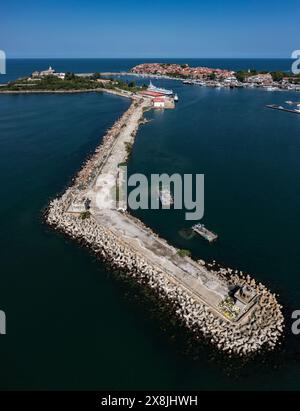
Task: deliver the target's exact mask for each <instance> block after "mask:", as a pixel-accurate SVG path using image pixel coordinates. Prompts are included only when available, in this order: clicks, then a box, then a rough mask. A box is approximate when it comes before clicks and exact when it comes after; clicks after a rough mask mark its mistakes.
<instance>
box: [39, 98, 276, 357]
mask: <svg viewBox="0 0 300 411" xmlns="http://www.w3.org/2000/svg"><path fill="white" fill-rule="evenodd" d="M131 98H132V104H131V106H130V108H129V109H128V110H127V111H126V112H125V113H124V114H123V116H122V117H121V118H120V119H118V120H117V121H116V123H115V124H114V126H113V127H112V128H111V129H110V130H108V132H107V134H106V136H105V137H104V139H103V141H102V144H101V145H100V146H99V147H98V148H97V149H96V151H95V153H94V155H93V156H92V157H91V158H90V159H88V160H87V162H86V163H85V164H84V166H83V168H82V170H81V171H80V172H79V173H78V175H77V176H76V178H75V180H74V183H73V185H72V186H71V187H69V188H68V189H67V190H66V192H65V193H64V195H63V196H61V197H60V198H56V199H54V200H53V201H52V202H51V203H50V205H49V209H48V213H47V217H46V218H47V222H48V223H49V224H50V225H52V226H54V227H56V228H57V229H59V230H62V231H63V232H65V233H66V234H68V235H70V236H71V237H72V238H74V239H77V240H79V241H80V242H84V243H85V244H86V245H87V246H88V247H90V248H92V249H93V251H94V252H95V253H96V254H97V255H99V256H101V258H103V259H105V260H106V261H108V262H109V263H110V264H111V265H112V266H113V267H116V268H118V269H122V270H125V271H126V272H127V274H128V275H129V276H131V277H133V278H135V279H136V281H137V282H139V283H141V284H143V285H144V286H147V287H150V288H151V289H153V290H155V291H156V292H157V294H158V295H159V296H160V297H161V298H162V300H167V301H168V302H169V303H171V304H172V306H173V307H174V312H175V313H176V316H177V317H178V319H179V320H180V321H182V322H183V323H184V324H185V325H186V327H188V328H189V329H190V330H192V331H193V332H194V333H195V335H196V336H198V337H205V338H207V339H209V341H211V343H213V344H215V345H216V346H217V347H218V348H219V349H220V350H223V351H225V352H227V353H230V354H238V355H248V354H250V353H253V352H257V351H259V350H262V349H264V348H266V349H274V348H275V346H276V345H277V344H278V342H279V339H280V336H281V334H282V331H283V316H282V313H281V306H280V305H279V304H278V302H277V299H276V296H275V295H274V294H272V293H271V292H270V291H269V290H267V288H266V287H265V286H263V285H262V284H260V283H256V281H255V280H254V279H252V278H250V277H249V276H245V275H243V274H242V273H240V272H237V271H233V270H231V269H225V268H217V269H216V268H213V267H211V268H209V267H208V266H207V265H206V264H205V263H204V262H203V261H200V262H197V261H194V260H192V259H191V258H190V257H188V256H182V255H181V254H180V252H179V251H178V250H177V249H176V248H175V247H173V246H172V245H170V244H168V243H167V242H166V241H165V240H164V239H162V238H160V237H159V236H158V235H157V234H155V233H154V232H153V231H152V230H151V229H150V228H149V227H146V226H145V225H144V224H143V223H142V222H141V221H140V220H138V219H136V218H134V217H133V216H131V215H130V214H129V213H127V212H126V211H125V208H121V209H120V207H118V206H116V202H115V201H114V200H115V197H114V196H112V192H113V191H114V190H115V189H116V182H117V181H118V178H119V177H120V167H119V166H120V164H122V163H124V162H125V161H126V159H127V157H128V154H129V153H128V146H131V145H132V144H133V142H134V139H135V136H136V133H137V130H138V127H139V124H140V123H141V122H142V119H143V113H144V112H145V111H146V110H149V109H151V102H150V100H148V99H143V98H141V97H138V96H131ZM87 201H88V204H89V207H88V211H87V208H86V204H87Z"/></svg>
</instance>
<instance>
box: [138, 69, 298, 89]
mask: <svg viewBox="0 0 300 411" xmlns="http://www.w3.org/2000/svg"><path fill="white" fill-rule="evenodd" d="M130 73H131V74H133V75H138V76H146V77H147V76H155V77H157V78H159V77H161V78H168V79H178V80H181V81H182V82H183V83H185V84H195V85H199V86H211V87H217V88H222V87H227V88H236V87H237V88H254V87H260V88H263V89H265V90H267V91H279V90H288V91H300V76H299V75H298V76H294V75H292V74H291V73H284V72H260V71H257V70H251V69H248V70H246V71H239V72H235V71H232V70H224V69H217V68H208V67H190V66H189V65H188V64H181V65H180V64H166V63H144V64H139V65H137V66H135V67H133V68H132V69H131V70H130Z"/></svg>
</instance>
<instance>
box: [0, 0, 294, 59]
mask: <svg viewBox="0 0 300 411" xmlns="http://www.w3.org/2000/svg"><path fill="white" fill-rule="evenodd" d="M0 13H1V14H0V16H1V20H0V49H2V50H4V51H5V52H6V54H7V56H8V57H228V58H229V57H290V55H291V52H292V51H293V50H295V49H300V35H299V34H300V33H299V26H300V24H299V16H300V1H299V0H287V1H283V0H280V1H278V0H272V1H269V0H260V1H259V0H248V1H246V0H229V1H224V0H223V1H221V0H214V1H211V0H210V1H209V0H203V1H201V0H198V1H194V0H186V1H182V0H181V1H177V0H173V1H169V0H161V1H157V0H151V1H148V0H140V1H136V0H132V1H131V0H128V1H120V0H113V1H102V0H98V1H96V0H86V1H83V0H80V1H79V0H73V1H71V0H60V1H57V0H52V1H51V2H48V1H46V0H45V1H37V0H28V1H21V0H10V1H7V2H2V4H1V8H0Z"/></svg>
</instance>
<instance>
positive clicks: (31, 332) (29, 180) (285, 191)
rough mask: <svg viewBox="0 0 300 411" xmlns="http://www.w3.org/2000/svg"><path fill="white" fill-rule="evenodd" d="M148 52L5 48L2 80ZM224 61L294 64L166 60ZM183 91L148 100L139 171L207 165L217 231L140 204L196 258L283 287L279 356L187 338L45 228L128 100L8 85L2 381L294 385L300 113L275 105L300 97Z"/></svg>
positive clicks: (0, 288) (298, 376)
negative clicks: (52, 52)
mask: <svg viewBox="0 0 300 411" xmlns="http://www.w3.org/2000/svg"><path fill="white" fill-rule="evenodd" d="M144 61H145V60H134V59H126V60H125V59H124V60H122V59H119V60H118V59H115V60H112V59H104V60H101V59H95V60H92V59H82V60H80V59H77V60H71V59H68V60H55V59H45V60H9V61H8V74H7V76H2V77H0V80H1V81H2V82H6V81H8V80H11V79H14V78H17V77H20V76H25V75H28V74H30V73H31V72H32V71H34V70H36V69H43V68H47V67H48V66H49V65H52V66H53V67H54V68H55V69H57V70H58V71H73V72H92V71H121V70H127V69H129V68H131V67H132V66H133V65H135V64H138V63H141V62H144ZM166 61H167V62H171V61H176V62H177V61H178V62H180V63H181V62H188V63H189V64H190V65H206V66H213V67H220V68H232V69H235V70H237V69H240V68H256V69H265V70H287V71H288V70H289V66H290V60H212V59H210V60H205V59H199V60H195V59H194V60H190V61H188V60H186V59H185V60H180V59H179V60H169V59H168V60H166ZM154 81H155V82H156V84H157V85H160V86H163V87H168V88H173V89H174V91H176V92H177V93H178V96H179V102H178V104H177V106H176V109H175V110H169V111H164V112H149V113H147V118H149V119H150V120H151V121H150V122H149V123H147V124H145V125H142V126H141V128H140V129H139V132H138V135H137V139H136V143H135V145H134V149H133V152H132V155H131V157H130V161H129V173H133V172H140V173H145V174H150V173H153V172H155V173H157V172H166V173H169V174H171V173H204V175H205V213H204V218H203V222H204V223H205V224H206V225H207V226H208V227H209V228H211V229H212V230H213V231H215V232H217V233H218V235H219V241H218V242H217V243H215V244H213V245H209V244H207V243H206V242H205V241H204V240H202V239H201V238H199V237H195V238H193V239H192V240H187V239H185V238H184V237H182V235H181V234H180V231H181V230H182V228H188V227H189V225H190V223H189V222H187V221H185V220H184V216H183V213H182V212H181V211H178V210H176V211H171V212H167V211H166V210H160V211H156V212H154V211H136V212H135V214H136V215H138V216H139V217H140V218H141V219H142V220H143V221H144V222H145V223H147V224H148V225H149V226H151V227H152V228H153V229H154V230H155V231H157V232H158V233H159V234H160V235H161V236H163V237H165V238H166V239H167V240H168V241H169V242H171V243H172V244H174V245H175V246H177V247H179V248H186V249H189V250H191V252H192V255H193V257H194V258H203V259H205V260H214V259H215V260H217V261H218V262H220V263H222V264H224V265H225V266H230V267H233V268H239V269H242V270H243V271H245V272H249V273H250V274H251V275H252V276H254V277H255V278H257V279H258V280H259V281H261V282H263V283H264V284H266V285H267V286H269V287H270V288H271V289H272V290H273V292H275V293H277V294H279V295H280V297H279V300H280V302H281V303H282V305H283V306H284V313H285V316H286V325H287V327H286V336H285V338H284V340H283V344H282V346H281V348H280V349H279V350H278V351H277V352H276V353H275V354H270V355H266V354H263V355H262V356H260V357H258V358H256V359H252V360H250V361H247V362H244V361H243V362H242V361H237V360H230V359H227V358H224V357H223V356H221V355H219V354H218V353H216V352H215V351H214V350H213V349H212V348H211V347H210V346H209V345H206V344H204V343H198V344H195V343H192V341H191V339H190V336H189V335H188V334H187V333H186V332H185V331H184V330H182V329H181V328H179V327H178V326H177V325H176V324H174V322H173V321H172V318H170V317H168V314H167V313H166V312H161V311H160V310H159V309H157V303H156V302H155V301H153V300H152V299H151V298H150V297H149V296H148V295H146V294H145V293H144V292H143V291H142V290H141V289H139V288H136V287H134V286H133V284H130V283H127V282H126V281H124V280H122V279H120V278H119V277H118V275H116V274H115V273H113V272H111V271H110V270H109V269H108V268H107V267H106V266H105V265H104V264H103V263H102V262H100V261H97V260H96V259H95V258H94V257H93V256H92V255H91V254H90V253H89V252H88V251H87V250H86V249H82V248H80V247H79V246H78V245H77V244H75V243H73V242H72V241H70V240H69V239H67V238H65V237H64V236H63V235H61V234H58V233H56V232H54V231H53V230H51V229H50V228H49V227H47V226H45V225H44V224H43V220H42V212H43V210H44V208H45V207H46V206H47V204H48V202H49V200H50V199H51V198H53V197H54V196H55V195H57V194H59V193H62V192H63V191H64V189H65V187H66V186H67V185H68V184H69V182H70V181H71V179H72V177H73V176H74V174H75V173H76V171H77V170H78V169H79V168H80V167H81V165H82V163H83V161H84V159H85V158H86V157H87V156H88V155H89V154H90V153H92V152H93V150H94V149H95V147H96V146H97V145H98V144H99V142H100V141H101V139H102V136H103V135H104V134H105V131H106V130H107V128H109V127H110V126H111V125H112V124H113V123H114V121H115V120H116V119H117V118H118V117H119V116H120V115H121V114H122V113H123V112H124V111H125V110H126V109H127V107H128V106H129V101H128V100H126V99H123V98H119V97H116V96H111V95H105V94H100V93H95V94H93V93H91V94H74V95H55V94H47V95H34V94H32V95H0V183H1V204H0V210H1V214H0V215H1V219H0V230H1V240H0V241H1V248H0V250H1V270H0V309H1V310H4V311H5V312H6V316H7V335H5V336H3V335H0V356H1V357H0V358H1V370H0V389H4V388H9V389H14V388H18V389H63V388H64V389H170V390H172V389H176V390H178V389H191V390H207V389H223V390H231V389H273V390H275V389H300V335H299V336H296V335H293V334H292V333H291V330H290V327H291V314H292V312H293V311H294V310H297V309H300V276H299V272H300V253H299V249H298V247H299V238H298V237H299V231H300V219H299V210H300V186H299V179H300V162H299V158H300V116H299V115H296V114H291V113H283V112H279V111H276V110H268V109H267V108H265V105H266V104H272V103H275V104H283V103H284V102H285V101H286V100H292V101H299V102H300V94H297V93H290V92H267V91H263V90H223V89H221V90H217V89H209V88H202V87H197V86H189V85H183V84H181V83H180V82H178V81H170V80H161V81H159V80H154Z"/></svg>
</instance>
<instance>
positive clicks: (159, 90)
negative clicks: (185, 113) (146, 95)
mask: <svg viewBox="0 0 300 411" xmlns="http://www.w3.org/2000/svg"><path fill="white" fill-rule="evenodd" d="M148 91H154V92H156V93H162V94H166V95H167V96H171V95H172V94H173V90H168V89H166V88H161V87H156V86H155V85H154V84H153V83H152V81H151V80H150V83H149V86H148Z"/></svg>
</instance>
